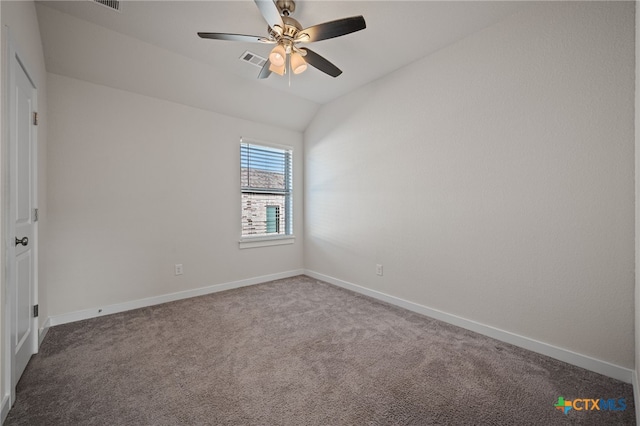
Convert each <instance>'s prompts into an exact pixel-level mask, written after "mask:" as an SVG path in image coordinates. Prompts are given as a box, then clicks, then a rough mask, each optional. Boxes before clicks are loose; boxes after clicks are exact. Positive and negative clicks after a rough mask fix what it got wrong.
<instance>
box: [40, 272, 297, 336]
mask: <svg viewBox="0 0 640 426" xmlns="http://www.w3.org/2000/svg"><path fill="white" fill-rule="evenodd" d="M302 274H304V270H303V269H295V270H292V271H286V272H280V273H277V274H270V275H262V276H259V277H255V278H248V279H245V280H239V281H232V282H229V283H224V284H215V285H212V286H208V287H201V288H196V289H192V290H185V291H179V292H177V293H170V294H163V295H160V296H154V297H147V298H144V299H138V300H132V301H129V302H123V303H116V304H113V305H107V306H102V307H96V308H93V309H84V310H82V311H76V312H70V313H67V314H60V315H53V316H50V317H49V318H48V319H47V323H48V324H49V326H50V327H53V326H56V325H60V324H67V323H70V322H75V321H81V320H85V319H90V318H95V317H101V316H104V315H110V314H115V313H118V312H124V311H130V310H132V309H138V308H145V307H147V306H153V305H159V304H161V303H167V302H173V301H176V300H181V299H188V298H190V297H196V296H204V295H205V294H211V293H217V292H219V291H224V290H231V289H234V288H240V287H246V286H250V285H255V284H260V283H265V282H269V281H273V280H279V279H282V278H289V277H295V276H296V275H302ZM47 323H45V324H47ZM43 337H44V336H43Z"/></svg>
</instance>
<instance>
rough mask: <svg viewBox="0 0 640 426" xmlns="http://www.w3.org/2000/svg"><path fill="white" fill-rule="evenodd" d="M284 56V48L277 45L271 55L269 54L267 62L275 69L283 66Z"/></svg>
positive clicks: (285, 54)
mask: <svg viewBox="0 0 640 426" xmlns="http://www.w3.org/2000/svg"><path fill="white" fill-rule="evenodd" d="M286 56H287V53H286V52H285V51H284V46H282V45H281V44H278V45H277V46H276V47H274V48H273V50H272V51H271V53H269V62H271V63H272V64H273V65H275V66H276V67H281V66H284V61H285V58H286Z"/></svg>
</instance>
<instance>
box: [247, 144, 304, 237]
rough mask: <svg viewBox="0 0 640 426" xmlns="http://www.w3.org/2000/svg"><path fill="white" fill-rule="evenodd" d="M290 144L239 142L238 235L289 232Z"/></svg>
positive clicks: (280, 234)
mask: <svg viewBox="0 0 640 426" xmlns="http://www.w3.org/2000/svg"><path fill="white" fill-rule="evenodd" d="M291 157H292V151H291V149H290V148H284V147H280V148H276V147H274V146H268V145H262V144H257V143H253V142H247V141H244V140H243V141H241V143H240V185H241V191H242V197H241V198H242V201H241V203H242V205H241V208H242V237H243V238H252V237H272V238H273V237H286V236H291V235H292V234H293V226H292V202H291V181H292V174H291V163H292V159H291Z"/></svg>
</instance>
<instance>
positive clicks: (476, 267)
mask: <svg viewBox="0 0 640 426" xmlns="http://www.w3.org/2000/svg"><path fill="white" fill-rule="evenodd" d="M633 11H634V4H633V3H631V2H606V3H592V2H580V3H578V2H568V3H555V2H545V3H539V4H535V5H533V6H532V7H531V8H530V9H526V10H524V11H522V12H520V13H518V14H517V15H514V16H513V17H511V18H509V19H507V20H505V21H503V22H501V23H499V24H497V25H494V26H492V27H490V28H488V29H486V30H484V31H482V32H480V33H477V34H475V35H472V36H471V37H469V38H467V39H464V40H462V41H460V42H458V43H457V44H455V45H452V46H450V47H448V48H445V49H443V50H441V51H439V52H437V53H436V54H434V55H432V56H430V57H427V58H424V59H421V60H419V61H417V62H415V63H413V64H412V65H410V66H408V67H405V68H404V69H401V70H399V71H397V72H395V73H393V74H391V75H389V76H387V77H385V78H382V79H380V80H378V81H376V82H374V83H372V84H369V85H367V86H365V87H363V88H362V89H360V90H358V91H356V92H354V93H351V94H349V95H347V96H345V97H343V98H341V99H338V100H336V101H334V102H332V103H329V104H327V105H325V106H323V107H322V108H321V110H320V112H319V113H318V114H317V116H316V118H315V119H314V121H313V122H312V124H311V125H310V126H309V128H308V129H307V131H306V132H305V247H304V248H305V267H306V268H307V269H309V270H311V271H315V272H318V273H320V274H324V275H327V276H330V277H334V278H337V279H340V280H343V281H346V282H349V283H353V284H357V285H360V286H363V287H366V288H368V289H372V290H376V291H379V292H382V293H386V294H388V295H392V296H395V297H399V298H402V299H405V300H408V301H411V302H414V303H418V304H421V305H424V306H427V307H430V308H433V309H437V310H440V311H443V312H446V313H449V314H452V315H457V316H459V317H463V318H467V319H469V320H472V321H476V322H479V323H482V324H485V325H488V326H492V327H496V328H499V329H502V330H505V331H508V332H511V333H515V334H518V335H521V336H524V337H527V338H529V339H534V340H537V341H540V342H543V343H546V344H549V345H554V346H558V347H560V348H565V349H568V350H570V351H575V352H577V353H580V354H583V355H587V356H589V357H593V358H596V359H599V360H603V361H606V362H609V363H612V364H615V365H619V366H622V367H626V368H634V343H633V338H632V336H633V327H634V310H633V309H634V303H633V291H634V142H633V140H634V136H633V132H634V126H633V112H634V97H633V92H634V13H633ZM376 263H381V264H383V265H384V276H382V277H378V276H376V275H375V264H376Z"/></svg>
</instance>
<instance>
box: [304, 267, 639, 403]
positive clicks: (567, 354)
mask: <svg viewBox="0 0 640 426" xmlns="http://www.w3.org/2000/svg"><path fill="white" fill-rule="evenodd" d="M305 275H308V276H310V277H312V278H315V279H318V280H321V281H325V282H327V283H329V284H333V285H336V286H338V287H342V288H345V289H347V290H351V291H354V292H356V293H360V294H364V295H365V296H369V297H372V298H374V299H378V300H381V301H383V302H387V303H390V304H392V305H395V306H399V307H401V308H404V309H407V310H409V311H412V312H416V313H419V314H422V315H425V316H428V317H431V318H435V319H437V320H440V321H444V322H446V323H449V324H453V325H456V326H458V327H462V328H465V329H467V330H471V331H474V332H476V333H479V334H483V335H485V336H489V337H491V338H494V339H496V340H500V341H502V342H505V343H509V344H511V345H514V346H518V347H521V348H524V349H528V350H530V351H532V352H537V353H539V354H542V355H546V356H549V357H551V358H555V359H557V360H560V361H564V362H566V363H568V364H572V365H575V366H577V367H581V368H584V369H586V370H590V371H593V372H596V373H599V374H602V375H605V376H608V377H612V378H614V379H617V380H621V381H623V382H625V383H632V380H633V377H634V376H635V372H634V370H631V369H629V368H625V367H621V366H619V365H615V364H611V363H608V362H606V361H602V360H599V359H595V358H591V357H589V356H586V355H582V354H579V353H576V352H573V351H570V350H568V349H564V348H560V347H557V346H554V345H550V344H548V343H544V342H540V341H537V340H534V339H530V338H528V337H524V336H520V335H518V334H515V333H511V332H509V331H505V330H501V329H499V328H495V327H492V326H489V325H485V324H481V323H479V322H476V321H472V320H469V319H466V318H462V317H459V316H457V315H452V314H448V313H446V312H442V311H439V310H437V309H433V308H429V307H427V306H424V305H419V304H417V303H413V302H409V301H407V300H404V299H400V298H398V297H395V296H390V295H388V294H386V293H382V292H379V291H376V290H371V289H368V288H365V287H362V286H359V285H357V284H353V283H350V282H347V281H343V280H340V279H338V278H334V277H330V276H328V275H324V274H321V273H318V272H315V271H310V270H305ZM634 389H635V388H634ZM636 401H639V400H638V399H636ZM639 405H640V404H639Z"/></svg>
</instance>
